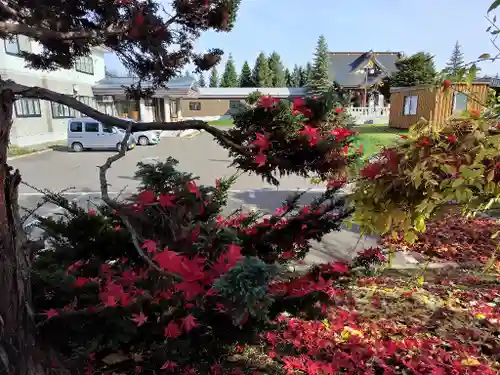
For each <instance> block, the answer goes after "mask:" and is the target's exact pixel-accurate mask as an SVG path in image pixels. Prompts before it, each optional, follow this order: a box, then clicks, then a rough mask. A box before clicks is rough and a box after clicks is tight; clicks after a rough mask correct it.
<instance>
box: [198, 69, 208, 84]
mask: <svg viewBox="0 0 500 375" xmlns="http://www.w3.org/2000/svg"><path fill="white" fill-rule="evenodd" d="M206 85H207V83H206V82H205V75H204V74H203V72H201V73H200V78H199V79H198V86H199V87H205V86H206Z"/></svg>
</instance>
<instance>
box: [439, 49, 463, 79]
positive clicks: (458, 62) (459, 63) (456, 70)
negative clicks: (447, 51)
mask: <svg viewBox="0 0 500 375" xmlns="http://www.w3.org/2000/svg"><path fill="white" fill-rule="evenodd" d="M464 64H465V61H464V54H463V52H462V47H461V46H460V44H459V43H458V40H457V42H456V43H455V47H454V48H453V52H452V54H451V56H450V59H449V60H448V62H447V63H446V67H445V68H444V71H443V73H444V74H445V75H446V76H447V77H449V78H451V79H457V78H458V76H459V74H460V69H461V68H463V66H464Z"/></svg>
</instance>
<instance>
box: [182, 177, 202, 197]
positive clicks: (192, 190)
mask: <svg viewBox="0 0 500 375" xmlns="http://www.w3.org/2000/svg"><path fill="white" fill-rule="evenodd" d="M186 185H187V189H188V191H189V192H190V193H192V194H194V195H196V197H197V198H201V193H200V190H199V189H198V186H196V181H194V180H191V181H189V182H188V183H187V184H186Z"/></svg>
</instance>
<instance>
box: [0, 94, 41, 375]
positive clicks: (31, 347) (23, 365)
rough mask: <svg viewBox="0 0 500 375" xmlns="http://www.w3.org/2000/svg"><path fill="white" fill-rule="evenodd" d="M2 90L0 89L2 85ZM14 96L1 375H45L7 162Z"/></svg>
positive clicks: (2, 225) (4, 106)
mask: <svg viewBox="0 0 500 375" xmlns="http://www.w3.org/2000/svg"><path fill="white" fill-rule="evenodd" d="M0 90H1V88H0ZM13 104H14V95H13V93H12V91H10V90H2V91H1V92H0V375H4V374H6V375H7V374H8V375H42V374H44V371H43V367H42V366H41V361H40V358H37V356H36V354H35V353H36V347H35V324H34V321H33V316H32V312H31V311H32V310H31V308H30V304H31V282H30V276H29V266H30V259H29V258H30V254H29V252H28V251H27V249H28V248H27V238H26V235H25V233H24V230H23V228H22V226H21V220H20V216H19V209H18V198H17V197H18V187H19V183H20V182H21V176H20V174H19V171H17V170H16V171H14V172H13V171H12V168H10V167H9V166H8V165H7V150H8V145H9V134H10V129H11V127H12V109H13Z"/></svg>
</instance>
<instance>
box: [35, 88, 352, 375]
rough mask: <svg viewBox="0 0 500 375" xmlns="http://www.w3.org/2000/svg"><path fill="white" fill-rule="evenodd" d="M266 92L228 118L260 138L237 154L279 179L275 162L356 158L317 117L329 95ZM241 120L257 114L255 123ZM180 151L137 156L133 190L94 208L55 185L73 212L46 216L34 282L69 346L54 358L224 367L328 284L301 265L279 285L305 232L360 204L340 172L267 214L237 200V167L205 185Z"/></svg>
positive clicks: (43, 331)
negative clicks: (307, 278) (353, 201)
mask: <svg viewBox="0 0 500 375" xmlns="http://www.w3.org/2000/svg"><path fill="white" fill-rule="evenodd" d="M259 103H260V104H259V105H257V106H255V107H252V108H249V109H248V112H247V113H246V114H242V115H241V117H240V120H237V121H236V129H238V130H229V132H230V133H231V137H233V138H234V139H239V140H240V142H241V144H242V145H246V146H251V145H253V146H252V147H250V150H252V152H253V153H252V154H248V155H244V157H243V156H242V157H241V158H238V157H237V158H236V159H235V160H236V163H237V165H238V166H240V167H242V168H243V169H244V170H248V171H250V170H255V171H256V172H257V173H258V174H261V175H262V176H263V177H264V178H268V179H270V180H272V181H274V182H277V180H273V179H275V178H276V177H274V176H273V171H274V169H275V168H278V169H279V170H280V171H281V172H283V173H293V172H295V173H298V174H301V175H307V172H309V173H323V171H332V170H335V171H338V173H339V176H343V173H344V172H343V169H344V168H346V167H348V166H349V163H350V162H351V161H353V160H355V159H356V157H357V155H356V153H355V152H345V151H344V150H345V149H347V151H349V147H350V146H349V145H350V139H349V136H350V134H351V132H350V131H348V130H344V129H342V128H335V129H332V130H331V131H328V130H327V128H326V127H324V128H323V127H322V125H323V124H322V119H323V118H324V117H323V116H327V115H328V114H329V111H332V110H333V111H334V107H333V106H332V103H331V102H328V100H327V99H322V98H317V99H311V100H310V101H301V100H297V101H295V102H294V104H293V109H292V107H291V104H290V103H289V102H287V101H279V100H275V99H273V98H267V97H264V98H261V99H260V102H259ZM328 106H330V107H328ZM299 109H300V111H301V112H300V113H295V114H294V112H293V111H299ZM316 111H318V112H316ZM242 119H245V120H242ZM285 119H286V120H287V121H289V123H286V121H285ZM245 121H248V124H258V125H256V126H250V125H249V126H248V128H247V127H245V126H243V124H247V123H245ZM285 130H286V131H285ZM293 130H294V131H295V133H294V131H293ZM239 132H240V133H239ZM297 154H300V155H301V156H300V157H299V156H298V155H297ZM325 155H327V156H328V157H329V159H328V160H330V162H326V161H325V159H326V158H325ZM261 159H262V160H261ZM267 161H271V163H268V162H267ZM273 161H276V164H272V162H273ZM176 164H177V162H176V161H175V160H174V159H168V160H167V161H166V162H163V163H156V164H139V170H138V172H137V175H136V177H137V178H139V179H140V180H141V185H140V187H139V190H138V192H137V194H135V195H133V196H131V197H128V198H125V199H123V200H122V201H120V202H116V207H109V206H107V205H97V206H96V207H95V208H93V209H91V210H89V211H86V210H83V209H82V208H81V207H78V206H77V205H76V204H72V203H70V202H68V201H67V200H66V199H64V198H63V197H61V196H59V195H56V194H52V195H49V196H48V198H49V199H50V200H51V201H52V202H53V203H56V204H58V205H60V206H62V207H63V208H65V209H66V213H65V215H63V216H62V217H55V218H54V217H52V218H42V217H39V218H38V219H39V221H40V227H41V228H42V229H43V231H44V235H45V240H46V241H47V243H48V247H47V248H46V249H44V250H43V251H41V252H38V253H37V254H36V255H35V259H34V264H33V276H32V284H33V286H32V287H33V300H34V308H35V311H36V316H37V319H36V320H37V324H38V328H39V337H40V338H41V340H42V341H43V342H44V343H46V345H47V346H49V347H51V348H52V350H53V351H54V352H55V353H57V355H58V357H59V358H60V363H54V364H53V365H54V366H55V367H57V368H66V369H67V368H71V369H73V370H74V371H79V370H80V369H85V371H86V372H87V373H89V374H92V373H96V374H104V373H136V374H144V375H145V374H151V373H158V372H159V371H162V370H163V371H166V372H169V371H170V372H173V373H185V374H188V373H200V374H209V373H216V372H214V371H215V370H213V369H214V368H216V367H217V366H219V365H221V363H219V362H224V358H225V356H226V355H227V352H228V351H229V350H230V349H231V348H233V347H234V345H236V344H237V343H238V342H239V341H246V342H253V341H254V340H257V339H258V337H257V336H256V334H257V333H258V332H259V331H262V330H264V329H265V328H266V327H267V326H268V325H269V324H271V320H272V318H273V317H274V316H276V314H279V313H281V312H283V311H284V310H285V309H286V308H289V307H290V308H291V307H292V306H302V307H305V306H306V305H308V306H309V305H313V304H314V303H315V302H316V301H317V300H318V298H321V297H322V296H323V298H324V296H325V294H324V293H320V291H321V290H323V289H324V287H325V286H326V285H327V284H328V283H329V284H328V285H330V284H331V281H330V282H328V281H324V282H322V283H320V284H317V283H316V284H317V285H312V284H311V283H310V282H308V284H307V285H308V288H305V284H303V283H301V282H300V279H296V277H292V278H291V279H288V283H287V284H288V285H289V287H290V288H292V289H293V288H298V289H300V293H299V295H296V294H294V293H293V290H292V293H285V294H283V293H275V292H274V291H275V286H276V285H277V283H278V284H279V283H280V282H282V281H283V280H285V279H287V277H288V276H287V273H288V271H287V265H288V264H289V263H290V262H291V261H295V260H297V259H301V258H303V257H304V256H305V255H306V254H307V252H308V251H309V249H310V244H309V241H310V240H311V239H316V240H318V239H321V237H322V236H323V235H324V234H326V233H328V232H330V231H332V230H339V229H340V227H341V225H342V221H343V220H344V219H345V218H347V217H348V216H349V214H350V212H351V208H349V207H347V206H346V205H345V202H344V200H343V199H342V198H340V197H338V196H337V195H336V192H337V191H338V189H339V188H341V187H342V186H343V184H344V180H343V179H340V178H339V179H338V180H335V183H333V184H330V188H329V189H327V190H326V191H325V193H324V194H322V195H321V196H320V197H318V198H317V199H315V200H314V201H313V202H311V204H310V205H306V206H301V207H299V204H298V201H299V198H300V196H299V195H296V196H292V197H290V198H288V199H287V200H286V201H285V202H283V205H282V206H281V207H280V208H278V209H277V210H276V212H275V213H273V214H270V215H264V214H263V213H260V212H250V213H246V212H242V211H240V210H238V211H235V212H233V213H229V214H228V213H227V212H224V208H225V204H226V200H227V194H228V189H229V188H230V186H231V184H232V183H233V182H234V180H235V177H234V176H231V177H228V178H222V179H219V180H217V181H216V183H215V186H214V187H211V186H203V185H199V184H198V183H197V178H195V177H194V176H192V175H191V174H187V173H182V172H179V171H177V169H176ZM130 228H132V229H130ZM340 271H342V272H345V266H342V267H341V268H340ZM332 272H336V271H335V270H334V271H332ZM318 293H319V294H318ZM226 365H227V364H226ZM214 366H215V367H214ZM248 371H250V370H248Z"/></svg>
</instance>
